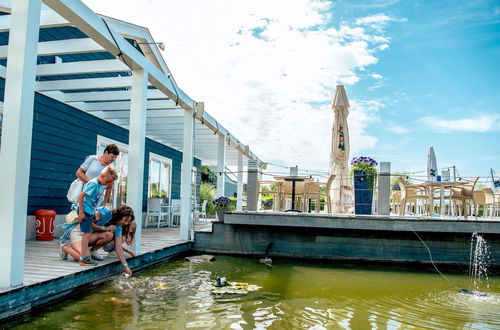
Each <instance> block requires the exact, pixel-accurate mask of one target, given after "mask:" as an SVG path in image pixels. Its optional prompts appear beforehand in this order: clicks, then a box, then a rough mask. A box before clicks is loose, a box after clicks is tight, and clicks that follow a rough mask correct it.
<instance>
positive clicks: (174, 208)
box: [170, 199, 181, 227]
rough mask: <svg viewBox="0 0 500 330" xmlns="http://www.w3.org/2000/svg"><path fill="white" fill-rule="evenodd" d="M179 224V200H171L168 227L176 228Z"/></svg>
mask: <svg viewBox="0 0 500 330" xmlns="http://www.w3.org/2000/svg"><path fill="white" fill-rule="evenodd" d="M180 222H181V200H180V199H172V205H170V225H171V226H172V227H178V226H179V224H180Z"/></svg>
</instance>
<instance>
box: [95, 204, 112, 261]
mask: <svg viewBox="0 0 500 330" xmlns="http://www.w3.org/2000/svg"><path fill="white" fill-rule="evenodd" d="M112 217H113V215H112V212H111V210H110V209H109V208H107V207H105V206H101V207H98V208H97V209H96V210H95V213H94V220H93V221H92V235H91V236H90V240H89V243H90V246H92V247H91V248H90V256H91V257H92V259H94V260H96V261H102V260H104V258H103V257H102V256H100V255H99V253H97V250H99V249H100V248H102V247H103V246H104V245H106V244H107V243H108V242H111V241H112V240H113V237H114V234H113V233H114V232H115V230H116V226H114V225H110V226H106V224H107V223H108V222H110V221H111V219H112Z"/></svg>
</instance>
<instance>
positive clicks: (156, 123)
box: [108, 118, 184, 129]
mask: <svg viewBox="0 0 500 330" xmlns="http://www.w3.org/2000/svg"><path fill="white" fill-rule="evenodd" d="M108 121H109V122H112V123H113V124H116V125H120V126H123V127H126V126H128V125H129V120H128V119H108ZM183 123H184V121H183V119H182V118H147V120H146V124H147V128H150V127H151V128H153V127H154V128H156V127H159V128H160V129H161V128H162V127H161V125H176V126H178V125H182V124H183Z"/></svg>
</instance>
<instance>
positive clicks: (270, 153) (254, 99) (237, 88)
mask: <svg viewBox="0 0 500 330" xmlns="http://www.w3.org/2000/svg"><path fill="white" fill-rule="evenodd" d="M84 2H85V3H87V5H89V7H91V8H92V9H93V10H94V11H96V12H98V13H102V14H105V15H109V16H112V17H115V18H118V19H122V20H125V21H130V22H133V23H136V24H139V25H142V26H146V27H148V28H149V30H150V31H151V33H152V35H153V36H154V37H155V39H156V40H157V41H163V42H165V44H166V51H165V53H164V57H165V60H166V62H167V64H168V65H169V68H170V69H171V71H172V73H173V75H174V77H175V79H176V81H177V83H178V84H179V86H180V87H181V88H182V89H183V90H184V91H185V92H186V93H187V94H188V95H190V96H191V97H192V98H193V99H195V100H197V101H204V102H205V109H206V110H207V111H208V112H209V113H210V114H212V115H213V116H214V117H215V118H216V119H217V120H218V121H219V122H221V123H222V124H223V125H224V126H225V127H227V128H228V129H229V130H230V131H231V133H233V134H234V135H235V136H237V137H238V138H239V139H240V140H241V141H242V142H243V143H246V144H250V146H251V148H252V150H253V151H254V152H255V153H256V154H257V155H258V156H259V157H260V158H262V159H263V160H264V161H266V160H267V161H274V162H280V163H284V164H298V165H299V166H300V167H305V168H318V169H325V168H327V167H328V163H329V154H330V139H331V126H332V120H333V115H332V110H331V101H332V98H333V94H334V91H335V86H336V85H337V84H339V83H341V84H345V85H352V84H355V83H357V82H358V81H359V80H360V79H361V75H360V74H359V72H360V71H363V70H365V69H366V67H368V66H371V65H374V64H376V63H377V61H378V60H377V57H376V54H377V52H378V51H380V50H381V49H384V48H386V47H387V46H384V45H388V42H389V38H388V37H387V36H385V35H384V33H383V31H382V30H381V29H375V30H371V32H367V30H366V28H365V26H366V24H368V25H369V26H368V27H370V26H377V27H379V26H382V25H385V24H386V23H387V22H389V21H394V20H396V19H395V18H392V17H388V16H385V15H383V14H380V15H379V16H377V17H368V18H360V19H359V20H358V21H357V22H356V23H357V24H351V25H349V24H348V23H342V24H341V26H340V27H339V28H333V27H331V26H332V23H340V22H335V21H334V18H335V15H332V14H331V12H329V11H328V10H329V9H330V7H329V6H330V2H327V1H321V0H294V1H288V0H276V1H266V0H254V1H233V0H219V1H204V0H185V1H176V2H172V1H160V0H151V1H146V0H143V1H139V0H134V1H132V0H128V1H124V0H109V1H98V0H85V1H84ZM381 24H382V25H381ZM346 89H347V94H348V96H349V86H347V88H346ZM351 101H352V102H351V105H352V109H351V115H350V117H349V124H350V125H351V127H350V130H351V146H353V150H352V152H353V153H354V152H356V151H358V150H361V149H363V148H372V147H373V146H374V145H375V143H376V141H377V139H376V138H375V137H373V136H370V135H369V133H368V132H367V128H368V124H369V123H370V122H373V121H375V120H377V117H376V113H377V111H378V109H379V108H380V107H382V106H383V105H382V104H380V103H377V102H362V101H356V100H351Z"/></svg>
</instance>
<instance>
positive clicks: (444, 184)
mask: <svg viewBox="0 0 500 330" xmlns="http://www.w3.org/2000/svg"><path fill="white" fill-rule="evenodd" d="M466 183H467V182H462V181H425V182H423V183H419V184H412V185H408V187H410V188H423V189H424V190H425V192H426V193H427V196H428V198H429V207H431V211H430V212H429V213H430V215H431V216H433V215H434V207H433V204H434V191H435V189H436V188H437V189H440V205H441V206H440V210H439V215H440V216H443V215H444V191H445V190H446V189H450V190H451V189H452V188H456V187H462V186H464V185H465V184H466ZM452 212H453V209H452Z"/></svg>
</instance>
